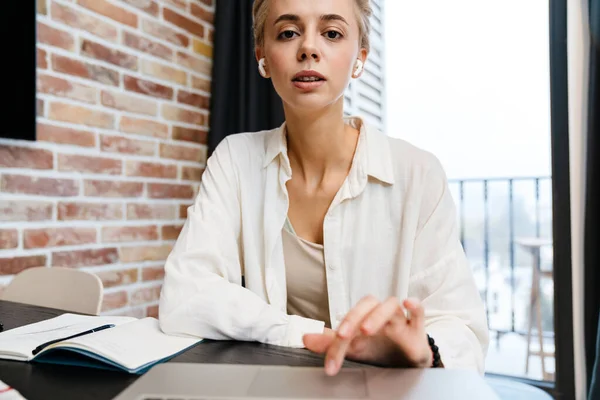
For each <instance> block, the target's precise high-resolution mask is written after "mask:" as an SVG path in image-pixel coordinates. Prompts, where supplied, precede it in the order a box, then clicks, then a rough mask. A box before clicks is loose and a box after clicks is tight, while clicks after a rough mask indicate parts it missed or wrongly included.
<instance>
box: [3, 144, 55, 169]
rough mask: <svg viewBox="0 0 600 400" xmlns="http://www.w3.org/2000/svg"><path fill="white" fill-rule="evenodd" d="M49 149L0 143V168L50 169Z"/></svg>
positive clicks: (51, 156)
mask: <svg viewBox="0 0 600 400" xmlns="http://www.w3.org/2000/svg"><path fill="white" fill-rule="evenodd" d="M53 167H54V155H53V154H52V151H50V150H44V149H34V148H31V147H20V146H10V145H6V144H0V168H27V169H52V168H53Z"/></svg>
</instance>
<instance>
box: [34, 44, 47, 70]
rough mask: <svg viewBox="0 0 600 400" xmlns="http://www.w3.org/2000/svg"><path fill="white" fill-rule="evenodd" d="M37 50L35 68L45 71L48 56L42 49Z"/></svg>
mask: <svg viewBox="0 0 600 400" xmlns="http://www.w3.org/2000/svg"><path fill="white" fill-rule="evenodd" d="M36 50H37V54H36V61H37V67H38V68H39V69H47V68H48V54H47V53H46V50H44V49H40V48H38V49H36Z"/></svg>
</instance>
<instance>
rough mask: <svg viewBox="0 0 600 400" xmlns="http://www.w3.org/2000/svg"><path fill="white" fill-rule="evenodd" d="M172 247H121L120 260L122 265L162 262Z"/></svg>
mask: <svg viewBox="0 0 600 400" xmlns="http://www.w3.org/2000/svg"><path fill="white" fill-rule="evenodd" d="M172 248H173V245H171V244H162V245H160V246H132V247H121V249H120V259H121V262H123V263H132V262H142V261H163V260H166V259H167V257H168V256H169V253H170V252H171V249H172Z"/></svg>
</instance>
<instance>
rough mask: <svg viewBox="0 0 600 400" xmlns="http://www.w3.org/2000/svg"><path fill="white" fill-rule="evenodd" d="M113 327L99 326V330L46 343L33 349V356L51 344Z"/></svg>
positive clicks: (111, 325)
mask: <svg viewBox="0 0 600 400" xmlns="http://www.w3.org/2000/svg"><path fill="white" fill-rule="evenodd" d="M113 327H114V325H113V324H108V325H102V326H99V327H97V328H94V329H90V330H89V331H85V332H81V333H77V334H75V335H72V336H68V337H65V338H60V339H55V340H51V341H49V342H46V343H43V344H40V345H39V346H38V347H36V348H35V349H33V351H32V354H33V355H34V356H35V355H36V354H37V353H39V352H40V351H42V350H43V349H44V348H46V347H48V346H50V345H51V344H54V343H58V342H62V341H63V340H68V339H73V338H76V337H79V336H83V335H88V334H90V333H94V332H98V331H102V330H104V329H108V328H113Z"/></svg>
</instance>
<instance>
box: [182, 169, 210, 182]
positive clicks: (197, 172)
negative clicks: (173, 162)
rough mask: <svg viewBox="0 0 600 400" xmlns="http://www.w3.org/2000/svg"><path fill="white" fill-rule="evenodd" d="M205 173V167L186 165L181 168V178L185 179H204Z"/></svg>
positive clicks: (196, 180)
mask: <svg viewBox="0 0 600 400" xmlns="http://www.w3.org/2000/svg"><path fill="white" fill-rule="evenodd" d="M203 173H204V168H198V167H185V166H184V167H182V168H181V179H183V180H184V181H194V182H200V181H201V180H202V174H203Z"/></svg>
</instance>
